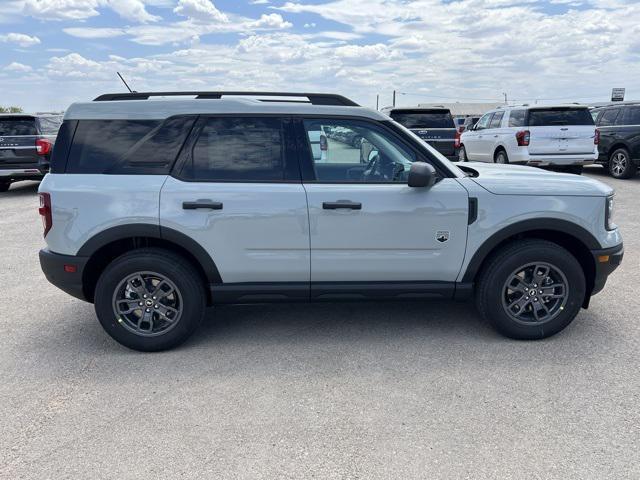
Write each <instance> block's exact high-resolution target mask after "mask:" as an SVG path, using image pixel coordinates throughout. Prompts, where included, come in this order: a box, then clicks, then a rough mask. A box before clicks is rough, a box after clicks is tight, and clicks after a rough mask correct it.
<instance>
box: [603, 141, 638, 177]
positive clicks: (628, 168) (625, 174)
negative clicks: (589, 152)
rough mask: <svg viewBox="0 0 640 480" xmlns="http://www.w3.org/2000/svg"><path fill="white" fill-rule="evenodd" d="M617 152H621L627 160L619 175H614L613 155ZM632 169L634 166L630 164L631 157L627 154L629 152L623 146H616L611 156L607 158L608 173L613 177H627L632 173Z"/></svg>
mask: <svg viewBox="0 0 640 480" xmlns="http://www.w3.org/2000/svg"><path fill="white" fill-rule="evenodd" d="M618 153H622V154H623V155H624V156H625V158H626V160H627V163H626V168H625V170H624V171H623V172H622V173H621V174H620V175H616V174H615V173H613V157H615V156H616V154H618ZM633 170H634V166H633V165H632V164H631V158H630V156H629V152H627V150H626V149H625V148H617V149H616V150H614V151H613V153H612V154H611V157H610V158H609V174H610V175H611V176H612V177H613V178H629V177H630V176H631V175H632V171H633Z"/></svg>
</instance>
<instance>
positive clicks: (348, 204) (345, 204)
mask: <svg viewBox="0 0 640 480" xmlns="http://www.w3.org/2000/svg"><path fill="white" fill-rule="evenodd" d="M322 208H324V209H325V210H337V209H339V208H347V209H349V210H362V204H361V203H359V202H352V201H351V200H338V201H337V202H322Z"/></svg>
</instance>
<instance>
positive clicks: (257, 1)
mask: <svg viewBox="0 0 640 480" xmlns="http://www.w3.org/2000/svg"><path fill="white" fill-rule="evenodd" d="M250 3H251V5H267V4H269V3H271V2H270V1H269V0H251V2H250Z"/></svg>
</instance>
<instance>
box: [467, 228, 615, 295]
mask: <svg viewBox="0 0 640 480" xmlns="http://www.w3.org/2000/svg"><path fill="white" fill-rule="evenodd" d="M524 238H539V239H543V240H548V241H551V242H553V243H556V244H557V245H560V246H561V247H563V248H565V249H566V250H568V251H569V252H570V253H571V254H572V255H573V256H574V257H575V258H576V259H577V260H578V262H579V263H580V266H581V267H582V270H583V272H584V274H585V280H586V283H587V290H586V295H585V300H584V306H587V305H588V301H589V298H590V297H591V292H592V291H593V288H594V284H595V273H596V270H595V268H596V266H595V260H594V258H593V255H592V254H591V251H592V250H597V249H600V248H602V246H601V245H600V243H599V242H598V240H597V239H596V238H595V237H594V236H593V235H592V234H591V233H590V232H589V231H587V230H586V229H584V228H583V227H581V226H579V225H576V224H574V223H571V222H569V221H566V220H560V219H555V218H546V219H531V220H524V221H521V222H517V223H515V224H513V225H509V226H508V227H505V228H503V229H502V230H500V231H498V232H496V233H494V234H493V235H492V236H491V237H489V238H488V239H487V240H485V242H484V243H483V244H482V245H481V246H480V248H478V249H477V250H476V252H475V253H474V254H473V256H472V257H471V260H470V262H469V264H468V266H467V269H466V270H465V273H464V275H463V277H462V282H463V283H474V282H475V281H476V280H477V278H478V276H479V275H480V273H481V272H482V270H483V268H484V266H485V265H486V264H487V261H488V260H489V259H490V258H491V256H492V254H494V253H495V252H496V251H498V250H500V249H501V248H502V247H503V246H504V245H506V244H508V243H511V242H514V241H517V240H520V239H524Z"/></svg>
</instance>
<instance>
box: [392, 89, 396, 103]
mask: <svg viewBox="0 0 640 480" xmlns="http://www.w3.org/2000/svg"><path fill="white" fill-rule="evenodd" d="M393 106H394V107H395V106H396V91H395V90H394V91H393Z"/></svg>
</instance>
